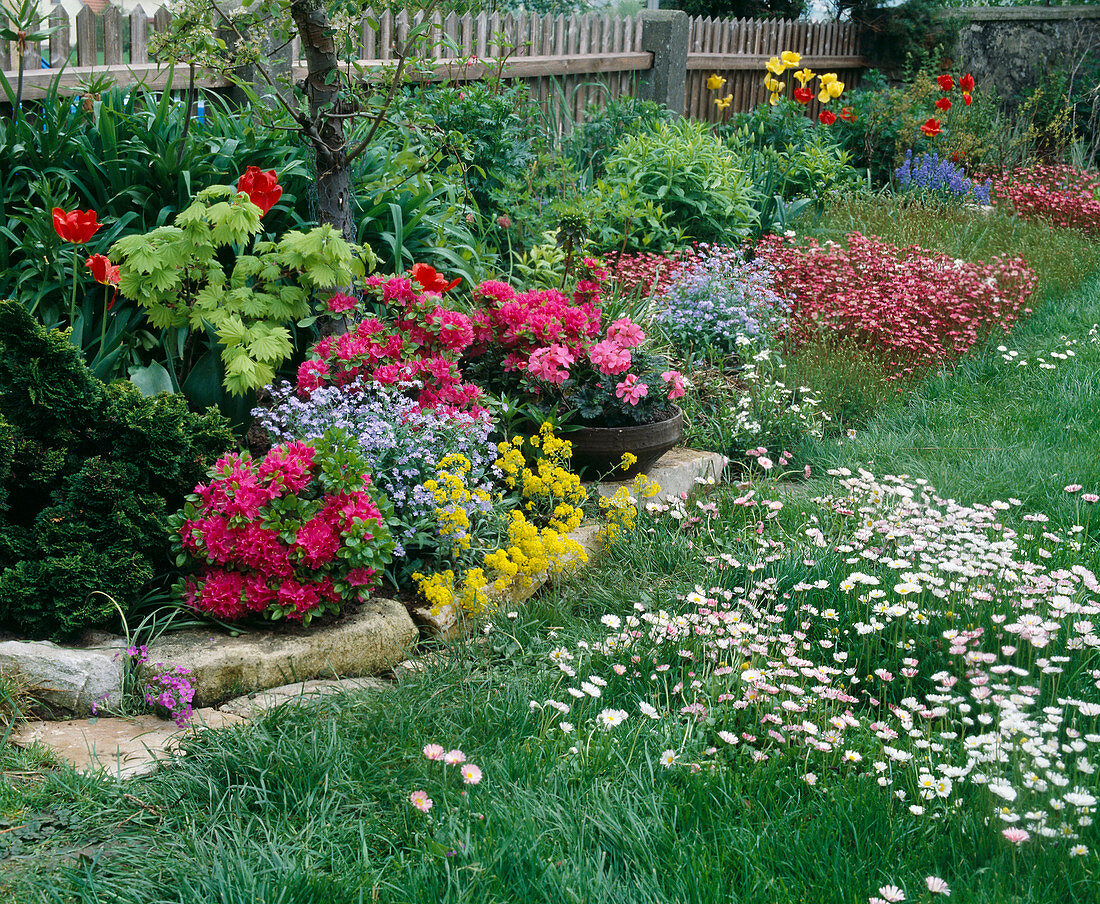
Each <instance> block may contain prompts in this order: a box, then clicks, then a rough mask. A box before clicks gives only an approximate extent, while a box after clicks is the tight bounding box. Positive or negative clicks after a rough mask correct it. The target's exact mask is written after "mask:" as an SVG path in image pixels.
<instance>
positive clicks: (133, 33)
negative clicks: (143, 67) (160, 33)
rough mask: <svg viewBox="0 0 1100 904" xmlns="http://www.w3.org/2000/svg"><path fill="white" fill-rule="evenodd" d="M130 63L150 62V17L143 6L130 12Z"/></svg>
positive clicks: (139, 5)
mask: <svg viewBox="0 0 1100 904" xmlns="http://www.w3.org/2000/svg"><path fill="white" fill-rule="evenodd" d="M130 62H131V63H148V62H149V16H148V15H146V13H145V10H144V9H142V7H141V4H138V5H137V6H135V7H134V8H133V10H132V11H131V12H130Z"/></svg>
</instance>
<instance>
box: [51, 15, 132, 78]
mask: <svg viewBox="0 0 1100 904" xmlns="http://www.w3.org/2000/svg"><path fill="white" fill-rule="evenodd" d="M139 8H140V7H139ZM50 28H51V29H52V31H51V32H50V68H51V69H60V68H61V67H62V66H67V65H68V63H69V14H68V13H67V12H65V9H64V7H61V6H55V7H54V8H53V12H51V13H50ZM142 62H144V60H143V61H142Z"/></svg>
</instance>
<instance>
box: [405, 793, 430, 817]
mask: <svg viewBox="0 0 1100 904" xmlns="http://www.w3.org/2000/svg"><path fill="white" fill-rule="evenodd" d="M409 803H410V804H412V805H413V806H414V807H416V809H418V810H419V811H420V812H421V813H427V812H428V811H429V810H430V809H431V808H432V799H431V798H430V797H428V792H427V791H413V793H412V794H410V795H409Z"/></svg>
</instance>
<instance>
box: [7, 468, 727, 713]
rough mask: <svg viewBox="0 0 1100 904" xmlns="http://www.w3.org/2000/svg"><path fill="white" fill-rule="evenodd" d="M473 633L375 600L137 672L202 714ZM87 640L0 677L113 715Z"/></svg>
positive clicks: (115, 700)
mask: <svg viewBox="0 0 1100 904" xmlns="http://www.w3.org/2000/svg"><path fill="white" fill-rule="evenodd" d="M724 466H725V459H724V458H723V457H722V456H721V455H718V454H717V453H714V452H700V451H697V450H693V449H685V448H681V447H678V448H675V449H672V450H670V451H669V452H667V453H666V454H665V455H664V456H662V458H661V459H660V460H659V461H658V462H657V464H656V465H655V466H654V467H653V468H652V469H651V471H650V473H649V478H650V479H651V480H652V481H654V482H655V483H657V484H658V485H659V486H660V487H661V491H660V493H658V494H657V496H656V497H655V498H658V499H665V500H668V499H672V498H676V497H679V498H684V497H686V496H687V495H688V494H690V493H691V492H692V491H693V490H694V489H695V488H696V487H697V486H698V485H700V484H705V485H714V484H716V483H719V482H721V480H722V473H723V469H724ZM629 485H630V484H629V482H624V483H608V484H603V485H600V486H599V492H600V493H601V495H603V496H605V497H609V496H612V495H614V493H615V492H616V491H617V490H618V489H619V488H620V487H628V488H629ZM571 536H572V537H573V538H574V539H576V540H577V541H578V542H579V543H581V545H582V546H583V547H584V548H585V549H586V550H587V551H588V553H589V554H594V553H596V552H598V550H599V549H600V543H599V540H598V539H597V536H596V528H595V526H593V525H582V526H581V527H580V528H578V529H577V530H576V531H574V532H573V534H572V535H571ZM577 564H579V563H577ZM550 578H551V576H550V575H549V574H544V575H542V576H541V577H540V578H539V579H537V580H534V581H532V582H531V583H530V584H528V585H526V586H524V587H523V588H522V589H520V588H513V589H512V590H511V591H510V592H507V593H505V594H504V596H503V598H502V600H501V602H503V601H508V602H520V601H522V600H523V599H526V598H528V597H530V596H532V595H533V594H535V593H536V592H538V590H539V589H540V588H541V587H543V586H544V585H545V583H546V582H547V581H548V580H550ZM472 625H473V623H472V622H471V621H470V620H468V619H466V618H464V617H463V616H462V614H461V612H460V611H459V609H458V607H457V606H455V605H450V606H446V607H443V608H442V609H441V610H440V611H437V612H434V613H433V612H432V610H431V609H430V607H425V606H418V605H415V604H414V605H410V606H406V605H405V604H403V603H401V602H397V601H395V600H391V599H386V598H383V597H375V598H372V599H371V600H369V601H368V602H366V603H364V604H363V605H362V606H361V607H360V608H359V609H358V610H356V611H354V612H352V613H349V614H347V615H346V616H341V617H339V618H337V619H334V620H332V621H330V622H328V623H322V624H316V625H314V626H313V627H311V628H303V627H302V626H300V625H297V624H294V623H283V624H281V625H278V626H275V627H271V628H268V629H264V630H258V631H249V632H247V633H242V634H237V635H228V634H225V633H222V632H221V631H219V630H218V629H217V628H214V627H211V628H203V629H190V630H186V631H179V632H176V633H172V634H165V635H162V636H161V637H159V638H158V639H157V640H155V641H153V642H152V643H151V644H149V647H148V653H147V659H146V661H145V663H144V664H143V665H142V670H143V672H145V673H147V674H149V675H152V674H153V673H154V672H155V671H157V668H158V667H159V666H160V665H161V664H162V663H164V664H171V665H172V666H175V667H179V668H181V669H187V670H189V671H190V673H191V674H190V681H191V685H192V687H193V688H194V691H195V696H194V699H193V701H192V702H193V704H194V706H196V707H199V708H201V707H209V706H214V705H215V704H219V703H222V702H223V701H225V700H228V699H231V698H234V697H240V696H246V695H250V694H258V693H262V692H264V691H268V690H270V689H272V688H278V687H282V686H285V685H288V684H291V683H292V682H303V681H311V680H314V679H338V678H348V677H360V676H367V675H377V674H381V673H384V672H387V671H388V670H390V669H392V668H393V667H394V666H395V665H397V664H399V663H401V662H403V661H405V660H406V659H407V658H408V656H409V655H410V654H411V653H412V652H413V651H414V650H415V649H416V646H417V644H418V643H419V642H420V641H421V640H422V639H427V638H442V639H446V640H454V639H457V638H460V637H462V636H464V635H465V634H467V633H468V632H469V630H470V629H471V627H472ZM93 639H94V643H93V644H90V645H88V646H84V647H66V646H60V645H57V644H53V643H48V642H44V641H6V642H4V643H0V671H4V670H9V669H17V670H19V671H20V672H21V673H22V675H23V677H24V678H25V679H26V681H27V682H28V684H29V685H30V686H31V687H32V688H35V689H36V690H35V696H36V697H38V698H39V699H41V700H42V702H43V703H44V704H45V705H44V708H43V711H42V714H43V715H45V716H47V717H54V718H71V717H78V718H79V717H87V716H92V715H95V714H96V713H97V712H98V711H99V710H104V711H110V710H112V709H117V708H118V706H119V704H120V702H121V700H122V692H123V685H124V663H123V658H124V653H125V651H126V641H125V638H123V637H112V636H110V635H94V637H93Z"/></svg>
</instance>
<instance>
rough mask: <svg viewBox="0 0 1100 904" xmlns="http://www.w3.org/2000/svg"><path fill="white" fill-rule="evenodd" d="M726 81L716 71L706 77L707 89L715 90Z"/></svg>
mask: <svg viewBox="0 0 1100 904" xmlns="http://www.w3.org/2000/svg"><path fill="white" fill-rule="evenodd" d="M725 83H726V80H725V79H724V78H722V76H720V75H719V74H718V73H717V72H716V73H714V75H712V76H711V77H710V78H708V79H707V90H708V91H717V90H718V89H719V88H721V87H722V86H723V85H724V84H725Z"/></svg>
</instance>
